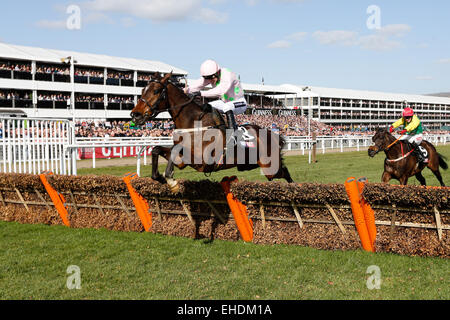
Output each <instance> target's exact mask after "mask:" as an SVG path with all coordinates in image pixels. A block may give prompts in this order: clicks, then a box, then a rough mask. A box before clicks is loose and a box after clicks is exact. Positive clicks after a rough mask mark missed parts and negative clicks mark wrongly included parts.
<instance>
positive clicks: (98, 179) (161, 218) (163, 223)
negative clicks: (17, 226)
mask: <svg viewBox="0 0 450 320" xmlns="http://www.w3.org/2000/svg"><path fill="white" fill-rule="evenodd" d="M46 178H47V181H48V183H49V185H50V186H51V187H52V188H53V189H54V190H55V192H57V193H59V194H61V195H63V197H64V198H65V199H66V202H65V208H67V213H68V214H67V218H68V221H69V223H70V228H106V229H110V230H118V231H119V230H120V231H132V232H143V231H145V229H146V227H145V226H144V223H143V220H141V218H140V217H139V215H138V214H137V207H136V206H135V203H134V202H133V199H132V197H131V195H130V190H129V188H128V187H127V184H126V183H125V181H124V179H123V178H120V177H113V176H82V177H76V176H61V175H47V176H46ZM229 180H231V181H229V182H230V183H229V192H230V193H229V194H228V193H225V192H224V189H223V185H222V184H221V183H218V182H212V181H209V180H203V181H188V180H180V181H179V186H180V189H179V191H178V192H177V193H176V194H174V193H172V192H171V191H170V189H169V187H168V186H167V185H162V184H160V183H158V182H155V181H153V180H152V179H150V178H136V177H135V178H134V179H130V181H129V183H130V185H131V187H132V188H133V189H134V191H135V192H136V194H138V195H139V196H140V197H142V199H143V200H145V201H146V202H147V204H148V208H147V213H149V211H150V212H151V218H152V223H151V226H150V227H149V228H147V229H148V231H149V232H153V233H161V234H167V235H175V236H183V237H190V238H195V239H210V240H213V239H223V240H232V241H237V240H241V239H243V240H244V234H243V233H241V231H240V228H238V227H239V225H238V224H239V222H238V221H237V220H238V219H236V218H235V217H234V215H233V212H232V211H231V210H230V206H229V202H228V199H227V195H228V196H229V195H230V194H231V196H232V197H233V198H234V200H236V201H237V202H239V203H241V205H242V206H243V207H242V208H241V209H244V207H245V210H244V211H243V212H246V214H247V216H245V215H244V216H243V218H244V219H243V221H244V222H245V220H247V222H249V225H250V226H251V229H250V228H249V229H248V231H249V232H248V234H249V235H251V240H249V239H246V240H247V241H248V240H249V241H251V242H252V243H257V244H292V245H300V246H309V247H312V248H317V249H327V250H358V249H361V247H362V246H361V241H360V237H359V234H358V232H357V229H356V226H355V222H354V219H353V212H352V207H351V202H350V200H349V197H348V195H347V192H346V189H345V184H312V183H305V184H287V183H284V182H267V183H260V182H247V181H240V182H235V181H232V180H233V179H229ZM360 190H361V189H360ZM361 196H362V198H363V199H364V200H365V201H367V204H368V205H370V207H371V208H372V209H373V212H374V217H375V225H376V240H375V244H374V246H373V249H374V251H375V252H391V253H397V254H402V255H414V256H436V257H443V258H449V257H450V237H449V230H450V189H449V188H438V187H428V188H427V187H418V186H404V187H401V186H393V185H386V184H372V183H364V188H363V190H362V193H361ZM237 202H236V203H237ZM0 208H1V210H0V220H3V221H16V222H20V223H28V224H34V223H39V224H47V225H64V223H63V221H62V219H61V216H60V215H59V213H58V211H57V210H56V207H55V204H54V203H53V201H52V199H51V198H50V196H49V194H48V193H47V191H46V189H45V187H44V185H43V184H42V181H41V180H40V177H39V176H38V175H30V174H12V173H6V174H0ZM241 218H242V217H241ZM241 230H242V228H241ZM369 236H370V232H369Z"/></svg>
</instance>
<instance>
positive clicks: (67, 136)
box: [0, 118, 450, 175]
mask: <svg viewBox="0 0 450 320" xmlns="http://www.w3.org/2000/svg"><path fill="white" fill-rule="evenodd" d="M0 126H1V127H0V171H1V172H5V173H11V172H15V173H31V174H39V173H41V172H43V171H52V172H53V173H55V174H61V175H76V174H77V156H78V151H79V150H82V149H91V150H92V151H94V152H92V155H93V157H92V161H93V167H94V168H95V166H96V153H95V149H98V148H103V149H108V150H111V149H113V148H118V149H119V150H120V151H119V157H122V156H126V154H125V152H123V151H122V150H125V148H135V149H134V152H133V154H134V156H135V157H136V158H137V171H138V174H139V173H140V166H141V159H142V157H143V158H144V164H146V163H147V153H146V152H145V151H146V150H148V149H149V148H152V147H156V146H172V145H173V140H172V138H171V137H157V138H156V137H142V138H135V137H133V138H111V137H108V138H75V135H74V134H75V130H74V127H73V126H72V124H71V123H70V122H69V121H67V120H55V119H30V118H26V119H21V118H0ZM424 138H425V140H428V141H429V142H431V143H433V144H434V145H442V144H443V145H445V144H447V143H450V134H447V135H426V136H425V137H424ZM314 142H315V143H316V147H317V151H318V152H320V151H322V153H325V152H327V151H330V150H331V151H340V152H345V151H351V150H358V151H359V150H362V149H363V150H364V149H367V148H368V147H369V146H371V145H372V144H373V143H372V137H371V136H336V137H321V136H319V137H317V138H316V140H315V141H313V140H312V138H311V137H286V146H285V150H292V151H294V150H297V151H301V152H302V153H303V154H305V153H306V152H308V153H309V154H311V149H312V146H313V144H314ZM129 154H130V153H128V155H129Z"/></svg>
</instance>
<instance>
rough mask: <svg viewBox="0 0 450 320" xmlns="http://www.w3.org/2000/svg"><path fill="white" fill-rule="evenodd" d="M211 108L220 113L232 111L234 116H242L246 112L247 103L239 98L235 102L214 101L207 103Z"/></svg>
mask: <svg viewBox="0 0 450 320" xmlns="http://www.w3.org/2000/svg"><path fill="white" fill-rule="evenodd" d="M209 104H210V105H211V106H212V107H213V108H215V109H217V110H219V111H220V112H222V113H226V112H228V111H233V113H234V114H243V113H244V112H245V110H247V101H246V100H245V98H241V99H238V100H235V101H229V102H225V101H223V100H216V101H212V102H210V103H209Z"/></svg>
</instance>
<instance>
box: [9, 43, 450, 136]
mask: <svg viewBox="0 0 450 320" xmlns="http://www.w3.org/2000/svg"><path fill="white" fill-rule="evenodd" d="M69 57H70V59H68V58H69ZM72 57H73V58H72ZM171 71H173V74H174V77H173V81H175V82H177V83H180V85H181V83H182V82H183V81H182V80H183V78H186V77H187V75H188V73H187V72H186V71H184V70H182V69H180V68H177V67H174V66H171V65H168V64H165V63H163V62H158V61H149V60H138V59H132V58H120V57H112V56H106V55H97V54H89V53H79V52H71V51H61V50H51V49H43V48H34V47H24V46H17V45H10V44H5V43H0V110H1V109H4V110H13V111H14V110H17V113H18V114H20V113H21V112H24V113H25V114H26V115H27V116H28V117H34V118H61V119H64V118H66V119H67V118H77V119H98V120H111V119H130V111H131V110H132V108H133V106H134V105H135V104H136V103H137V100H138V97H139V96H140V94H141V92H142V88H143V87H145V86H146V85H147V83H148V81H150V80H151V79H152V77H153V75H154V74H155V73H156V72H161V73H169V72H171ZM188 81H190V80H188ZM243 88H244V90H245V92H246V98H247V101H248V102H249V106H250V110H249V113H251V114H256V115H264V114H267V115H269V114H270V115H273V116H292V115H294V113H295V115H298V116H303V117H309V118H311V119H313V120H315V121H320V122H322V123H324V124H327V125H331V126H333V127H336V128H338V129H343V130H349V129H353V128H355V127H358V128H361V127H364V128H368V129H371V128H373V127H375V126H378V125H384V124H389V123H392V122H393V121H395V120H396V119H398V118H399V117H400V116H401V111H402V109H403V107H404V103H405V101H407V102H408V103H409V104H410V105H412V107H413V108H414V109H415V110H416V112H417V113H418V114H419V116H420V117H421V119H422V121H423V122H424V124H425V126H426V128H427V130H438V129H442V128H447V127H449V126H450V98H448V97H438V96H431V95H410V94H394V93H383V92H372V91H357V90H347V89H332V88H323V87H313V86H299V85H293V84H283V85H278V86H271V85H261V84H247V83H243ZM72 104H73V106H72ZM286 109H290V111H287V110H286ZM294 110H295V112H294ZM168 117H169V115H168V114H167V113H166V114H162V115H161V118H168Z"/></svg>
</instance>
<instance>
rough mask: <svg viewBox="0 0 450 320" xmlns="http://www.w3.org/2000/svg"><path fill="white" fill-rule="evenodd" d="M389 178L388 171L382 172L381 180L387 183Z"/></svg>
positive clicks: (390, 176)
mask: <svg viewBox="0 0 450 320" xmlns="http://www.w3.org/2000/svg"><path fill="white" fill-rule="evenodd" d="M391 179H392V175H391V174H390V173H389V172H387V171H385V172H383V176H382V177H381V182H383V183H389V181H391Z"/></svg>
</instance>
